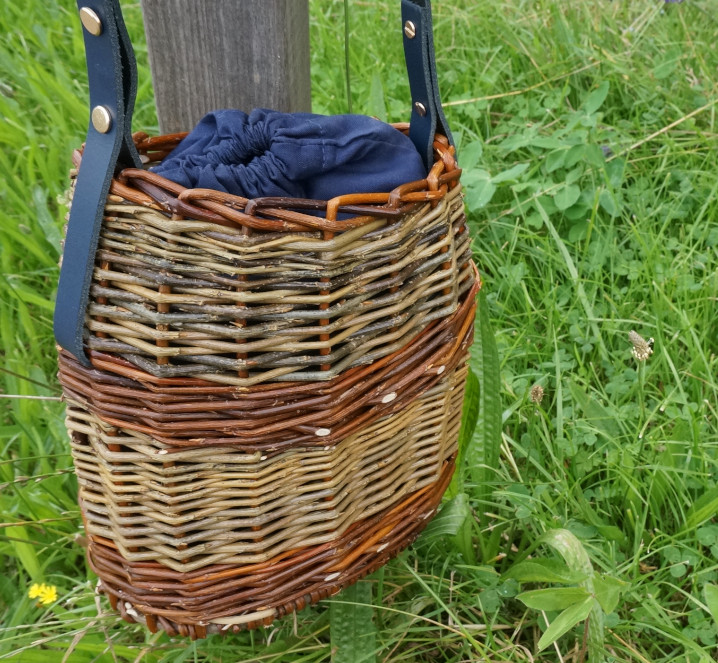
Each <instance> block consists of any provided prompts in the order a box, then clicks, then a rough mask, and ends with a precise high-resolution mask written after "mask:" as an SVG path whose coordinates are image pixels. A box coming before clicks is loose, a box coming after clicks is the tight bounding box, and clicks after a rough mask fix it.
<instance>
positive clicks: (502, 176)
mask: <svg viewBox="0 0 718 663" xmlns="http://www.w3.org/2000/svg"><path fill="white" fill-rule="evenodd" d="M528 167H529V164H528V163H517V164H516V165H515V166H512V167H511V168H509V169H508V170H504V171H502V172H500V173H499V174H498V175H494V176H493V177H492V178H491V181H492V182H493V183H494V184H501V182H508V181H509V180H515V179H516V178H517V177H518V176H519V175H521V173H523V172H524V171H525V170H526V169H527V168H528Z"/></svg>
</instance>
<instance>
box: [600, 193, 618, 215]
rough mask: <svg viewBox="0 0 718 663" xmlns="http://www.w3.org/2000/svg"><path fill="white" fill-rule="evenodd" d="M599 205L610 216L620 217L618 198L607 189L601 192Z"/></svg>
mask: <svg viewBox="0 0 718 663" xmlns="http://www.w3.org/2000/svg"><path fill="white" fill-rule="evenodd" d="M598 204H599V205H600V206H601V208H602V209H603V210H604V211H605V212H606V213H607V214H608V215H609V216H614V217H615V216H618V214H619V211H620V210H619V208H618V204H617V203H616V197H615V196H614V195H613V194H612V193H611V192H610V191H608V190H607V189H604V190H603V191H601V193H600V195H599V196H598Z"/></svg>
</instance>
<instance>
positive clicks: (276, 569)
mask: <svg viewBox="0 0 718 663" xmlns="http://www.w3.org/2000/svg"><path fill="white" fill-rule="evenodd" d="M399 128H400V129H402V130H406V126H402V127H399ZM181 138H182V135H173V136H166V137H159V138H149V137H147V136H146V135H145V134H136V135H135V141H136V144H137V147H138V150H139V151H140V153H141V154H142V155H143V157H144V160H145V161H146V163H147V164H152V163H154V162H157V161H158V160H160V159H162V158H163V157H164V156H165V155H166V154H167V153H168V152H169V151H171V149H172V148H173V147H174V146H175V145H176V144H177V143H178V142H179V140H180V139H181ZM434 152H435V163H434V166H433V168H432V169H431V171H430V173H429V175H428V177H427V179H426V180H422V181H420V182H412V183H407V184H406V185H403V186H401V187H399V188H398V189H396V190H394V191H392V192H389V193H381V194H351V195H346V196H340V197H338V198H335V199H333V200H331V201H328V202H323V201H305V200H296V199H276V198H272V199H256V200H245V199H242V198H238V197H237V196H231V195H229V194H224V193H220V192H217V191H209V190H203V189H184V188H183V187H181V186H179V185H176V184H174V183H172V182H170V181H168V180H165V179H164V178H161V177H159V176H157V175H154V174H153V173H151V172H149V171H144V170H136V169H127V170H125V171H122V172H121V173H120V174H119V175H118V176H117V177H116V178H115V179H114V180H113V182H112V186H111V189H110V191H111V193H110V195H109V196H108V199H107V204H106V206H105V215H104V221H103V223H102V228H101V230H100V241H99V248H98V251H97V254H96V260H95V271H94V277H93V282H92V285H91V289H90V303H89V306H88V309H87V317H86V322H85V324H86V330H85V331H86V335H85V344H86V348H87V351H88V356H89V358H90V361H91V365H92V366H91V367H90V368H88V367H85V366H83V365H82V364H81V363H80V362H79V361H77V359H75V358H74V357H73V356H72V355H70V354H69V353H67V352H65V351H61V352H60V357H59V366H60V381H61V384H62V387H63V393H64V397H65V400H66V402H67V427H68V430H69V432H70V435H71V448H72V454H73V458H74V462H75V468H76V471H77V475H78V479H79V484H80V505H81V509H82V514H83V520H84V524H85V528H86V531H87V535H88V540H89V547H88V559H89V561H90V564H91V566H92V568H93V569H94V570H95V571H96V572H97V574H98V575H99V576H100V579H101V586H102V588H103V590H104V591H105V592H106V593H107V594H108V595H109V596H110V600H111V602H112V605H113V607H115V608H116V609H118V610H119V611H120V613H121V615H122V616H123V617H124V618H125V619H127V620H129V621H139V622H142V623H145V624H146V625H147V626H148V628H150V629H151V630H153V631H154V630H156V629H158V628H161V629H164V630H166V631H167V632H168V633H170V634H174V633H181V634H183V635H188V636H190V637H192V638H196V637H204V636H205V635H207V634H208V633H213V632H223V631H226V630H235V631H236V630H240V629H245V628H254V627H256V626H259V625H262V624H269V623H271V621H272V620H273V619H275V618H277V617H280V616H282V615H284V614H286V613H287V612H290V611H293V610H297V609H300V608H301V607H303V606H304V605H307V604H309V603H313V602H316V601H318V600H320V599H321V598H324V597H327V596H331V595H333V594H335V593H336V592H337V591H339V590H340V589H341V588H342V587H345V586H347V585H349V584H351V583H353V582H355V581H356V580H357V579H359V578H361V577H363V576H364V575H366V574H367V573H370V572H371V571H373V570H374V569H376V568H378V567H379V566H381V565H382V564H384V563H385V562H386V561H387V560H388V559H390V558H391V557H392V556H394V555H396V554H397V553H398V552H399V551H401V550H402V549H403V548H405V547H406V546H407V545H408V544H409V543H410V542H411V541H413V540H414V538H415V537H416V536H417V535H418V534H419V533H420V531H421V530H422V529H423V527H424V525H425V524H426V522H427V519H428V518H429V517H430V516H431V515H432V514H433V513H434V512H435V509H436V507H437V505H438V503H439V501H440V499H441V495H442V494H443V491H444V490H445V488H446V486H447V485H448V482H449V480H450V478H451V474H452V472H453V464H454V459H455V457H456V453H457V439H458V432H459V426H460V422H461V409H462V402H463V393H464V383H465V379H466V373H467V366H466V361H467V357H468V349H469V346H470V344H471V341H472V339H473V320H474V314H475V295H476V292H477V290H478V287H479V280H478V275H477V273H476V270H475V267H474V266H473V263H472V262H471V249H470V238H469V233H468V230H467V227H466V219H465V216H464V212H463V204H462V194H461V185H460V183H459V176H460V171H459V170H458V168H457V166H456V162H455V160H454V156H453V148H452V147H450V146H449V145H448V142H447V141H446V139H444V138H443V137H441V136H437V137H436V139H435V142H434ZM80 159H81V153H80V152H77V153H76V155H75V165H77V164H78V163H79V161H80Z"/></svg>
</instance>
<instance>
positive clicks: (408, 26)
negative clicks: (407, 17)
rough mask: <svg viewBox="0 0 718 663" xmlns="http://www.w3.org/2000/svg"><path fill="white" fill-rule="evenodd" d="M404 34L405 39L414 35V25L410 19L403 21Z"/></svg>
mask: <svg viewBox="0 0 718 663" xmlns="http://www.w3.org/2000/svg"><path fill="white" fill-rule="evenodd" d="M404 34H405V35H406V36H407V39H413V38H414V37H416V26H415V25H414V24H413V23H412V22H411V21H407V22H406V23H404Z"/></svg>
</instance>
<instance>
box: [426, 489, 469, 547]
mask: <svg viewBox="0 0 718 663" xmlns="http://www.w3.org/2000/svg"><path fill="white" fill-rule="evenodd" d="M470 514H471V508H470V507H469V497H468V495H467V494H466V493H459V494H458V495H456V496H455V497H453V498H452V499H450V500H449V501H448V502H446V503H445V504H444V505H443V506H442V507H441V511H439V513H438V514H437V515H436V517H435V518H433V519H432V520H431V522H430V523H429V524H428V525H427V527H426V529H425V530H424V533H423V534H422V540H431V539H434V538H437V537H445V536H456V534H458V532H459V529H461V526H462V525H463V524H464V522H465V521H466V518H467V517H468V516H469V515H470Z"/></svg>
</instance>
